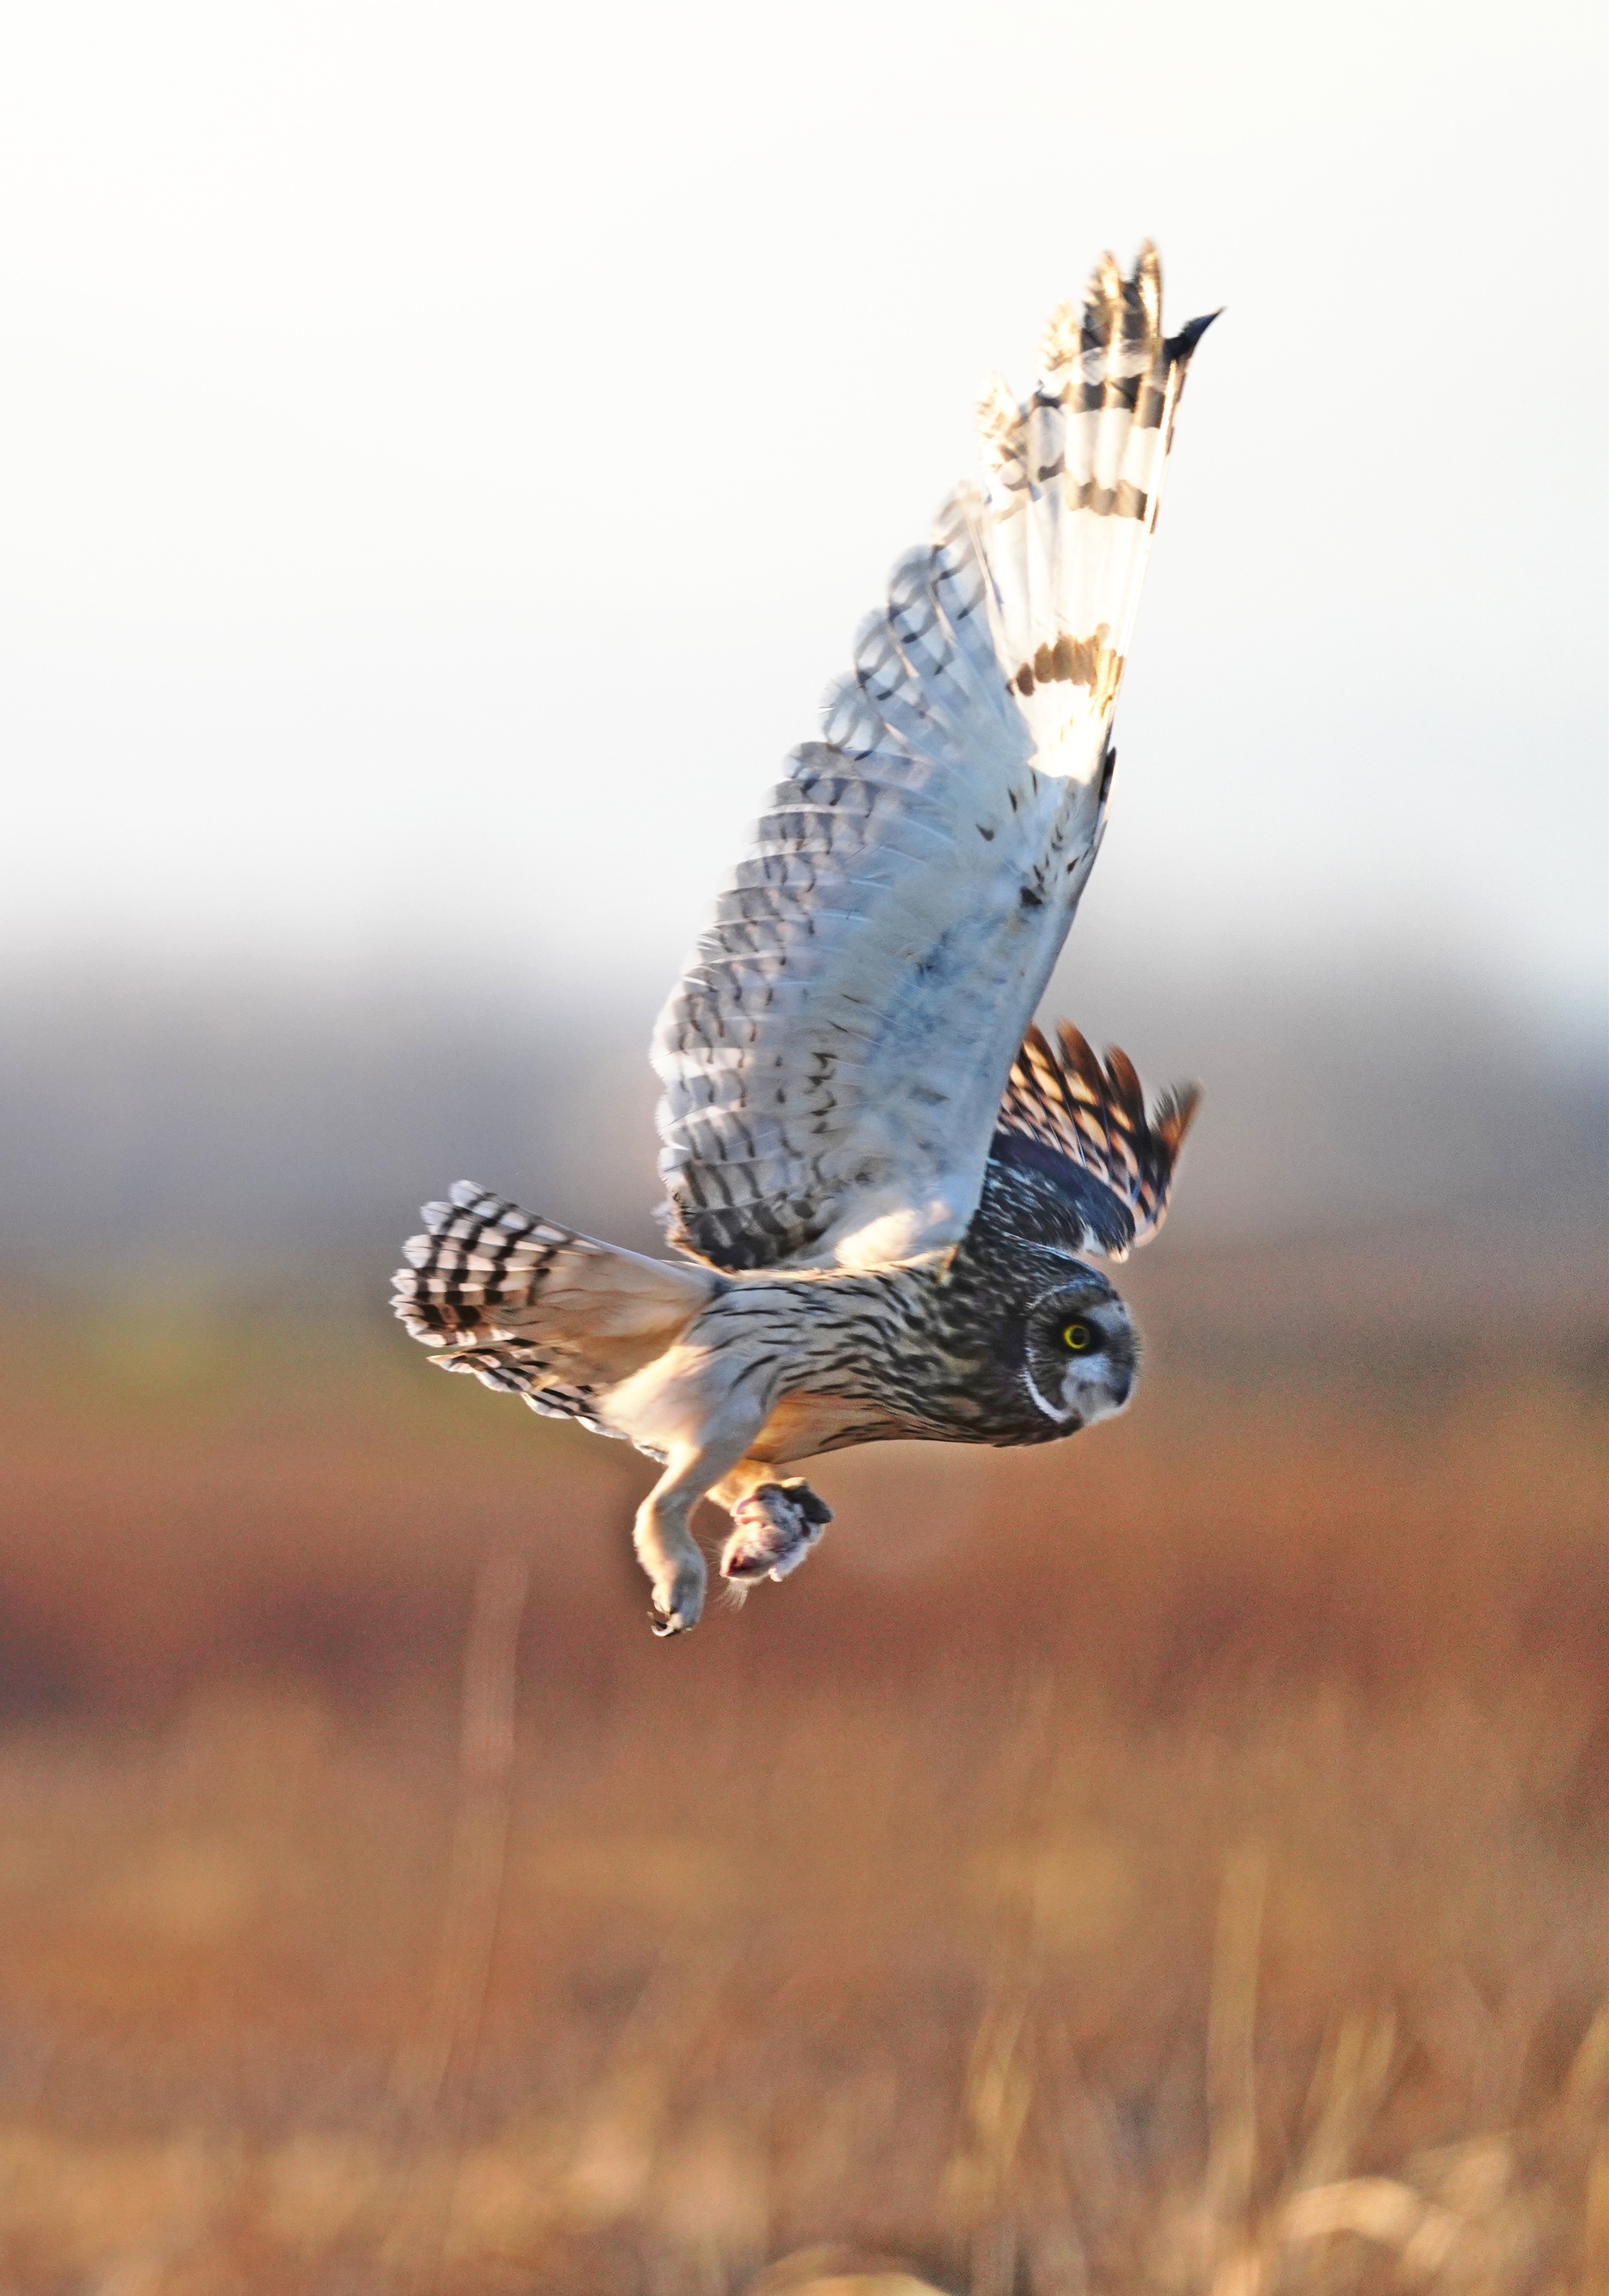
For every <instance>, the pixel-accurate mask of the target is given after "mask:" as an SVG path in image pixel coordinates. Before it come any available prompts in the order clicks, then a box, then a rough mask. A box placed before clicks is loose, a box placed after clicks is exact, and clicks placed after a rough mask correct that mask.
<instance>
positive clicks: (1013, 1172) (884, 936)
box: [395, 247, 1208, 1635]
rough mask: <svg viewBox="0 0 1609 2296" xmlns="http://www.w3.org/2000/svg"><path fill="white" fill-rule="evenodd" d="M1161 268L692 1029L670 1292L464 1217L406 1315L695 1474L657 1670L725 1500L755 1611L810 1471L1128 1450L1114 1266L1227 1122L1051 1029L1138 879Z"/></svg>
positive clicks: (801, 777)
mask: <svg viewBox="0 0 1609 2296" xmlns="http://www.w3.org/2000/svg"><path fill="white" fill-rule="evenodd" d="M1207 324H1208V322H1207V321H1206V320H1204V319H1198V320H1196V321H1194V322H1193V324H1191V325H1189V326H1187V327H1186V328H1185V329H1184V331H1183V332H1182V333H1180V334H1177V335H1171V336H1168V335H1164V334H1163V332H1162V280H1161V273H1160V270H1159V267H1158V264H1157V258H1156V254H1155V251H1154V250H1153V249H1151V248H1149V247H1146V248H1145V249H1143V250H1141V253H1140V256H1139V259H1138V261H1137V264H1136V266H1135V268H1134V272H1133V274H1132V275H1131V276H1130V277H1129V278H1127V279H1125V278H1124V277H1123V275H1122V274H1121V271H1120V270H1119V268H1118V266H1117V265H1116V264H1115V263H1114V262H1113V261H1112V258H1110V257H1107V258H1105V259H1104V261H1103V262H1102V263H1101V264H1100V265H1099V266H1098V267H1097V268H1096V272H1095V275H1094V276H1093V278H1092V279H1091V281H1090V283H1089V285H1088V289H1087V290H1086V291H1085V295H1084V299H1083V302H1082V304H1081V306H1080V305H1077V304H1073V303H1066V304H1063V306H1062V307H1060V309H1058V310H1057V311H1055V313H1054V314H1053V315H1052V317H1051V320H1050V323H1049V325H1048V326H1047V330H1046V332H1045V340H1044V348H1043V351H1042V354H1041V362H1040V374H1039V380H1038V383H1037V385H1036V387H1035V389H1034V390H1033V393H1032V395H1031V397H1030V398H1029V399H1028V400H1027V401H1026V403H1025V404H1023V405H1021V406H1019V405H1018V404H1017V402H1016V401H1015V400H1014V398H1012V396H1011V394H1010V393H1009V391H1008V390H1007V389H1006V387H1005V385H1004V384H1003V383H999V382H996V383H994V384H992V385H991V386H990V387H989V389H988V390H987V391H986V393H985V396H984V398H983V401H982V406H981V411H980V430H981V446H982V459H983V476H982V483H981V486H977V487H963V488H960V490H959V491H958V492H956V494H954V495H952V496H950V499H949V501H948V503H947V504H946V505H945V507H944V509H943V510H942V511H941V512H940V515H939V520H938V523H937V525H936V527H935V529H934V531H933V535H932V539H931V541H929V542H928V543H927V544H925V545H924V546H923V547H922V548H920V549H918V550H915V551H913V552H912V553H910V555H909V556H908V557H907V558H904V559H902V560H901V561H900V562H899V565H898V566H897V567H896V568H895V569H894V572H893V575H892V577H891V583H890V589H889V597H888V603H887V604H886V606H884V607H883V608H882V611H879V612H877V613H874V614H873V615H872V616H871V617H870V619H868V620H867V621H866V623H865V624H864V625H863V626H862V627H861V629H860V632H859V635H858V638H857V641H856V645H855V664H854V668H853V669H852V671H851V672H850V675H849V676H847V677H845V678H843V679H841V681H840V682H839V683H838V684H837V685H834V686H833V688H832V689H831V690H830V691H829V693H828V695H827V697H826V701H825V711H824V725H823V738H822V739H821V740H820V741H818V742H807V743H806V744H805V745H804V746H803V747H802V748H801V749H800V750H796V751H795V752H794V753H793V755H792V758H790V759H789V761H788V766H787V778H786V779H785V780H784V782H782V783H781V784H780V785H779V786H778V788H777V789H776V791H774V792H773V794H772V797H771V799H770V805H769V808H768V811H767V813H766V815H765V816H764V818H763V820H762V821H761V822H760V824H759V831H758V832H757V834H756V837H755V840H754V843H753V846H752V847H751V850H750V852H749V854H748V856H747V857H746V858H745V859H743V861H741V862H740V863H739V864H738V866H737V870H736V872H735V875H734V876H733V878H732V880H731V881H730V883H729V885H728V886H727V890H726V891H725V892H724V893H723V894H722V896H721V898H720V900H719V903H718V906H717V908H716V913H715V918H714V922H712V923H711V924H710V928H709V930H708V931H706V932H705V934H704V936H703V938H702V940H701V941H700V942H699V944H698V946H697V947H696V948H695V949H694V953H693V955H692V957H691V958H690V960H689V962H688V965H687V969H686V971H685V973H684V974H683V976H682V980H681V981H680V983H679V984H678V986H677V988H676V989H675V991H674V993H673V994H672V996H671V998H670V1001H669V1004H668V1005H666V1007H665V1010H664V1012H663V1013H662V1014H661V1017H660V1021H659V1024H658V1027H657V1029H656V1030H655V1034H654V1039H653V1065H654V1068H655V1070H657V1072H658V1074H659V1077H660V1079H661V1083H662V1085H663V1087H664V1093H663V1097H662V1098H661V1102H660V1108H659V1127H660V1133H661V1139H662V1142H663V1147H662V1152H661V1159H660V1169H661V1174H662V1176H663V1178H664V1183H665V1187H666V1191H667V1194H668V1198H669V1201H668V1203H667V1205H666V1206H665V1208H664V1214H663V1216H664V1218H665V1220H666V1225H667V1228H668V1232H669V1240H670V1242H671V1243H672V1245H673V1246H675V1247H676V1249H677V1251H679V1252H681V1253H682V1254H683V1255H684V1256H683V1257H682V1258H681V1259H677V1260H675V1261H669V1260H658V1259H644V1258H643V1257H641V1256H640V1255H639V1254H638V1253H636V1252H632V1251H621V1250H620V1249H618V1248H617V1247H616V1246H615V1245H613V1244H610V1243H600V1242H596V1241H595V1240H594V1239H593V1238H591V1237H589V1236H583V1235H575V1234H571V1231H570V1230H569V1229H568V1228H563V1227H560V1226H557V1225H556V1224H555V1223H554V1222H553V1221H551V1220H546V1219H541V1218H536V1217H533V1216H532V1215H531V1214H529V1213H528V1212H523V1211H521V1210H519V1209H518V1207H517V1206H515V1205H513V1204H512V1203H507V1202H505V1201H504V1200H503V1199H502V1198H501V1197H498V1196H495V1195H492V1194H490V1193H488V1191H487V1190H486V1189H484V1188H480V1187H476V1186H473V1185H471V1184H470V1183H468V1182H464V1181H461V1182H460V1183H459V1184H458V1185H457V1186H456V1187H455V1188H454V1189H453V1191H452V1193H451V1195H450V1197H449V1199H448V1201H447V1202H446V1203H438V1204H427V1205H426V1207H425V1210H424V1215H423V1217H424V1219H425V1222H426V1233H425V1234H423V1235H418V1236H415V1237H414V1238H413V1239H412V1241H411V1242H409V1243H408V1244H407V1245H406V1257H407V1260H408V1265H407V1267H405V1268H403V1269H401V1270H400V1271H399V1272H398V1276H397V1279H396V1282H397V1297H396V1301H395V1306H396V1309H397V1313H398V1315H399V1316H400V1317H401V1318H402V1321H403V1322H404V1323H405V1324H406V1326H407V1328H408V1330H409V1331H410V1332H411V1333H413V1335H414V1337H415V1339H417V1340H422V1341H424V1342H425V1343H426V1344H427V1345H429V1346H431V1347H433V1348H435V1349H437V1350H438V1353H437V1354H436V1355H435V1357H433V1360H434V1361H435V1362H436V1363H438V1364H439V1365H441V1366H442V1368H443V1369H444V1370H447V1371H459V1372H472V1373H473V1374H475V1376H476V1377H477V1378H479V1379H480V1380H481V1381H483V1382H485V1384H486V1385H487V1386H488V1387H492V1388H500V1389H505V1390H508V1391H509V1392H511V1393H513V1394H516V1395H521V1396H523V1397H524V1398H525V1400H526V1401H527V1402H528V1403H529V1404H530V1405H531V1406H532V1407H533V1408H534V1409H536V1410H538V1411H541V1412H546V1413H550V1414H554V1415H558V1416H561V1417H564V1418H570V1419H575V1420H579V1422H580V1423H581V1424H582V1425H583V1426H584V1427H588V1428H591V1429H592V1430H593V1431H595V1432H596V1433H598V1434H604V1435H617V1436H623V1437H625V1438H626V1439H628V1441H630V1442H632V1443H635V1444H636V1447H637V1448H638V1449H639V1450H641V1451H644V1452H646V1453H647V1454H648V1456H650V1457H651V1458H653V1459H655V1460H658V1461H660V1462H661V1463H662V1465H663V1472H662V1473H661V1477H660V1480H659V1481H658V1482H657V1483H656V1484H655V1485H654V1487H653V1490H652V1491H651V1492H650V1493H649V1495H648V1497H647V1498H646V1499H645V1500H644V1503H643V1505H642V1506H641V1508H640V1509H639V1510H638V1513H637V1517H636V1551H637V1554H638V1556H639V1558H640V1560H641V1562H642V1565H643V1568H644V1570H645V1571H646V1572H647V1574H648V1577H649V1579H650V1581H651V1583H652V1587H653V1624H654V1629H655V1631H656V1633H659V1634H661V1635H671V1634H680V1633H683V1632H685V1630H686V1629H687V1628H690V1627H693V1626H695V1625H696V1624H697V1622H698V1619H699V1615H700V1611H701V1610H702V1605H703V1600H704V1589H705V1580H706V1570H705V1564H704V1558H703V1555H702V1552H701V1550H700V1548H699V1546H698V1543H697V1541H696V1540H695V1539H694V1536H693V1531H692V1527H691V1526H692V1517H693V1514H694V1509H695V1508H696V1507H697V1506H698V1505H699V1503H700V1501H701V1500H702V1499H705V1498H709V1499H713V1500H714V1501H715V1502H716V1504H717V1505H719V1506H721V1507H723V1508H725V1509H726V1510H727V1513H729V1514H730V1517H731V1523H732V1528H731V1531H730V1533H729V1535H728V1537H727V1541H726V1545H725V1547H724V1549H723V1552H722V1555H721V1566H720V1567H721V1570H722V1573H723V1574H724V1576H725V1577H726V1579H727V1580H728V1582H730V1583H731V1584H732V1585H733V1586H734V1587H737V1588H743V1587H746V1586H748V1585H749V1584H751V1582H753V1581H755V1580H757V1579H762V1578H766V1577H770V1578H773V1579H783V1578H785V1577H786V1576H787V1574H788V1573H789V1572H790V1571H791V1570H794V1569H796V1568H797V1566H798V1565H799V1563H800V1562H802V1561H803V1559H804V1557H805V1555H806V1554H808V1553H809V1549H810V1548H811V1547H812V1546H814V1545H815V1544H816V1542H817V1539H818V1538H820V1537H821V1533H822V1529H823V1526H824V1525H825V1523H826V1522H827V1521H829V1520H830V1516H829V1513H828V1510H827V1509H826V1507H825V1506H824V1505H822V1502H821V1501H820V1499H818V1498H817V1496H816V1494H815V1493H814V1492H813V1491H812V1490H811V1489H810V1488H809V1485H808V1484H807V1483H805V1482H804V1481H803V1480H800V1478H799V1477H797V1476H794V1475H789V1474H786V1473H784V1469H786V1468H788V1467H791V1466H794V1465H796V1464H798V1463H799V1462H800V1461H802V1460H806V1459H809V1458H812V1457H814V1456H816V1455H817V1453H819V1452H824V1451H833V1450H838V1449H841V1448H842V1447H845V1446H847V1445H849V1444H852V1443H872V1442H877V1441H879V1440H882V1439H888V1438H892V1437H899V1438H903V1439H910V1438H913V1437H914V1438H919V1439H926V1440H928V1441H931V1442H940V1443H995V1444H1018V1443H1049V1442H1055V1441H1056V1440H1058V1439H1060V1438H1061V1437H1063V1436H1065V1435H1072V1434H1076V1433H1077V1432H1078V1431H1079V1430H1080V1428H1082V1427H1088V1426H1090V1425H1092V1424H1093V1423H1094V1422H1095V1421H1096V1420H1097V1419H1105V1418H1108V1417H1110V1416H1111V1415H1112V1413H1114V1412H1118V1411H1121V1409H1122V1408H1123V1406H1124V1405H1125V1404H1126V1403H1127V1402H1128V1400H1129V1394H1130V1392H1131V1390H1132V1389H1133V1386H1134V1381H1135V1374H1136V1369H1137V1342H1136V1336H1135V1330H1134V1326H1133V1324H1132V1322H1131V1321H1130V1319H1129V1311H1128V1309H1127V1308H1126V1307H1125V1306H1124V1304H1123V1301H1122V1300H1121V1297H1120V1296H1119V1294H1118V1293H1117V1292H1116V1291H1115V1290H1114V1289H1113V1288H1112V1284H1111V1283H1109V1282H1108V1281H1107V1279H1106V1277H1105V1276H1104V1275H1103V1274H1101V1272H1100V1271H1099V1270H1098V1269H1097V1268H1096V1267H1092V1266H1091V1265H1090V1264H1089V1258H1088V1255H1089V1254H1091V1253H1099V1254H1103V1255H1104V1257H1105V1258H1106V1259H1112V1260H1118V1259H1123V1258H1124V1257H1125V1255H1126V1254H1127V1252H1128V1251H1129V1247H1130V1246H1131V1245H1133V1244H1136V1243H1143V1242H1145V1241H1146V1240H1147V1238H1149V1237H1150V1236H1152V1235H1153V1234H1155V1232H1156V1230H1157V1228H1158V1227H1159V1226H1161V1224H1162V1215H1163V1212H1164V1210H1166V1206H1167V1201H1168V1193H1169V1189H1170V1185H1171V1182H1172V1177H1173V1170H1174V1165H1175V1163H1176V1161H1177V1159H1178V1151H1179V1145H1180V1143H1181V1141H1182V1140H1183V1138H1184V1136H1185V1132H1186V1128H1187V1126H1188V1125H1189V1122H1190V1119H1191V1117H1192V1115H1193V1113H1194V1107H1195V1102H1196V1096H1197V1095H1196V1093H1195V1090H1194V1087H1186V1088H1185V1089H1182V1090H1176V1091H1173V1092H1170V1093H1168V1094H1165V1095H1163V1096H1162V1099H1161V1100H1160V1101H1159V1102H1158V1103H1156V1104H1155V1105H1154V1106H1153V1107H1151V1108H1149V1109H1148V1108H1147V1105H1146V1102H1145V1094H1144V1092H1143V1091H1142V1089H1141V1087H1140V1083H1139V1079H1138V1078H1137V1076H1136V1075H1135V1072H1134V1070H1133V1068H1132V1067H1131V1065H1130V1064H1129V1060H1128V1059H1127V1057H1126V1056H1125V1055H1124V1054H1122V1053H1121V1052H1119V1051H1117V1050H1115V1049H1113V1050H1112V1051H1111V1052H1109V1053H1108V1054H1107V1055H1106V1057H1105V1059H1104V1062H1103V1061H1102V1060H1100V1059H1097V1057H1096V1054H1094V1053H1093V1052H1092V1051H1091V1050H1090V1048H1089V1046H1088V1045H1087V1044H1086V1043H1085V1041H1084V1039H1083V1037H1080V1035H1079V1033H1078V1032H1077V1030H1076V1029H1071V1028H1070V1027H1065V1026H1063V1028H1062V1029H1061V1030H1060V1031H1059V1032H1058V1042H1057V1043H1056V1044H1055V1045H1054V1046H1053V1045H1052V1044H1051V1043H1049V1042H1048V1041H1047V1038H1046V1037H1043V1036H1042V1035H1040V1033H1039V1032H1038V1029H1035V1028H1034V1027H1033V1026H1032V1025H1031V1024H1032V1021H1033V1014H1034V1011H1035V1008H1036V1007H1037V1005H1038V1002H1039V999H1040V997H1041V996H1042V995H1043V994H1044V991H1045V988H1046V984H1047V981H1048V980H1049V978H1050V972H1051V968H1052V966H1053V965H1054V964H1055V961H1056V957H1057V955H1058V953H1059V952H1060V950H1061V947H1062V944H1063V940H1064V939H1066V937H1067V929H1068V927H1069V925H1070V924H1071V922H1072V915H1073V912H1074V910H1075V909H1076V908H1077V906H1078V904H1079V897H1080V894H1081V893H1082V891H1083V890H1084V884H1085V881H1086V880H1087V879H1088V875H1089V872H1090V868H1091V866H1092V865H1093V864H1094V861H1095V857H1096V851H1097V850H1098V849H1099V846H1100V842H1101V834H1102V830H1103V827H1104V820H1105V813H1106V800H1107V795H1108V792H1109V791H1110V789H1111V786H1112V767H1113V765H1114V763H1115V755H1116V753H1115V751H1114V750H1113V749H1112V710H1113V708H1114V706H1115V704H1116V701H1117V694H1118V687H1119V685H1120V683H1121V679H1122V675H1123V660H1124V654H1125V652H1126V649H1127V647H1128V644H1129V632H1130V629H1131V627H1132V626H1133V620H1134V612H1135V607H1136V604H1137V600H1138V596H1139V588H1140V580H1141V577H1142V575H1143V573H1144V570H1145V557H1146V553H1147V552H1148V550H1149V548H1150V544H1151V537H1152V534H1153V530H1154V529H1155V525H1156V514H1157V505H1158V501H1159V498H1160V496H1161V493H1162V477H1163V471H1164V469H1165V466H1166V463H1167V459H1168V450H1169V447H1170V443H1171V440H1172V435H1173V423H1174V417H1175V414H1176V413H1177V410H1178V398H1179V392H1180V389H1181V388H1182V386H1183V383H1184V379H1185V371H1186V366H1187V365H1188V363H1189V359H1190V356H1191V353H1192V352H1193V351H1194V348H1195V346H1196V343H1197V342H1198V340H1200V338H1201V336H1202V334H1203V331H1204V329H1205V328H1206V326H1207Z"/></svg>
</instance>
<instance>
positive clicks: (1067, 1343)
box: [1062, 1324, 1089, 1356]
mask: <svg viewBox="0 0 1609 2296" xmlns="http://www.w3.org/2000/svg"><path fill="white" fill-rule="evenodd" d="M1062 1345H1063V1347H1064V1348H1067V1349H1071V1352H1072V1354H1074V1355H1075V1356H1081V1355H1082V1354H1083V1352H1084V1350H1085V1349H1086V1348H1087V1347H1088V1345H1089V1326H1088V1324H1068V1326H1067V1329H1066V1330H1065V1331H1064V1332H1063V1334H1062Z"/></svg>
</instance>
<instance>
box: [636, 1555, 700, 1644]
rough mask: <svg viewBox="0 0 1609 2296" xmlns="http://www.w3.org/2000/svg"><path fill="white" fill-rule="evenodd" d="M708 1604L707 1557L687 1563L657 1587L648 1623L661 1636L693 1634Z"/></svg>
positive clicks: (654, 1590) (654, 1591)
mask: <svg viewBox="0 0 1609 2296" xmlns="http://www.w3.org/2000/svg"><path fill="white" fill-rule="evenodd" d="M703 1608H704V1572H703V1561H702V1556H701V1557H700V1558H699V1559H698V1567H697V1568H696V1569H695V1570H692V1569H689V1568H688V1567H687V1565H686V1564H685V1563H684V1564H683V1565H682V1566H681V1568H680V1569H679V1570H676V1571H674V1572H672V1573H671V1574H670V1576H669V1578H668V1579H665V1580H664V1581H663V1582H662V1583H659V1584H656V1585H655V1587H654V1589H653V1600H652V1606H651V1608H650V1610H649V1612H648V1623H649V1624H650V1626H652V1628H653V1631H654V1633H655V1634H656V1635H658V1636H661V1638H663V1636H666V1635H685V1634H691V1633H692V1631H693V1629H694V1627H696V1626H697V1624H698V1622H699V1620H700V1618H701V1617H702V1613H703Z"/></svg>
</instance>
